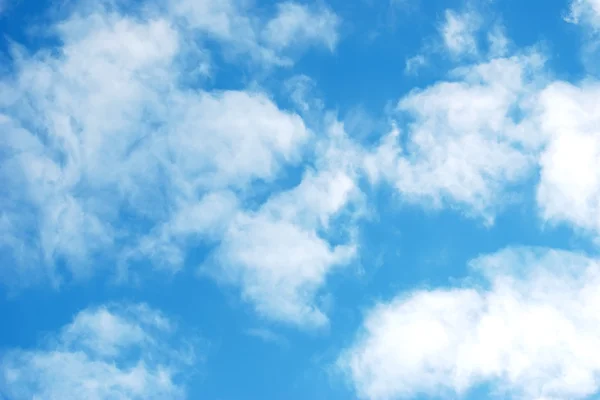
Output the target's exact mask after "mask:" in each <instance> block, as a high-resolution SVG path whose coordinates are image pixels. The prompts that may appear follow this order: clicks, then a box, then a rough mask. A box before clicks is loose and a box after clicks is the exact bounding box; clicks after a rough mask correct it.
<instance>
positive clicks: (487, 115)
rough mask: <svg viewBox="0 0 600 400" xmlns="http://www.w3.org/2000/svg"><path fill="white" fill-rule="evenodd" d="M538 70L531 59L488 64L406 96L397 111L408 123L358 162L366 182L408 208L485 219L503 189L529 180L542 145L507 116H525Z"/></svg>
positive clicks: (528, 126) (526, 123) (525, 125)
mask: <svg viewBox="0 0 600 400" xmlns="http://www.w3.org/2000/svg"><path fill="white" fill-rule="evenodd" d="M542 66H543V59H542V57H541V56H540V55H539V54H537V53H535V52H533V53H528V54H523V55H517V56H513V57H505V58H494V59H492V60H490V61H486V62H482V63H480V64H474V65H472V66H469V67H463V68H460V69H458V70H456V71H454V73H453V77H454V79H453V80H451V81H447V82H438V83H435V84H434V85H432V86H430V87H428V88H425V89H424V90H416V91H413V92H411V93H409V94H408V95H407V96H406V97H404V98H403V99H401V100H400V102H399V103H398V110H399V111H400V113H401V115H402V116H403V117H404V118H405V120H406V119H408V121H409V122H408V123H407V124H406V127H405V129H404V130H401V129H400V128H395V129H393V130H392V132H391V133H390V134H389V135H388V136H387V137H384V139H383V140H382V142H381V144H380V146H379V147H378V148H377V149H376V150H375V151H374V152H373V153H372V154H371V155H369V156H368V157H367V158H366V161H365V162H366V169H367V172H368V174H369V176H370V177H371V179H372V180H373V181H378V180H384V181H386V182H389V183H390V184H392V185H393V186H394V187H395V188H396V189H397V190H398V191H399V192H400V193H402V194H403V195H404V198H405V199H407V200H408V201H418V202H421V201H426V202H428V203H429V204H430V205H433V206H434V207H439V206H441V205H447V204H449V205H451V206H453V205H458V206H461V207H462V206H466V209H467V211H468V213H472V214H475V215H481V216H484V217H485V218H488V219H493V216H494V213H495V211H496V208H497V207H499V206H501V203H502V194H503V193H504V190H505V188H506V186H507V185H509V184H511V183H514V182H518V181H520V180H521V179H523V178H524V177H526V176H528V174H529V173H531V171H532V168H533V167H534V166H535V161H536V158H535V157H536V154H537V151H538V148H539V146H540V145H541V144H542V143H543V140H542V138H541V136H540V134H539V133H538V131H537V129H532V128H534V126H533V122H531V120H529V119H518V118H516V114H515V110H521V111H523V112H528V111H527V110H528V108H529V107H530V106H529V102H530V101H531V99H532V98H533V97H534V96H535V95H536V93H537V86H536V85H537V84H536V83H535V79H534V76H535V74H536V73H537V72H538V71H541V70H542Z"/></svg>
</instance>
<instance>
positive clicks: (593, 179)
mask: <svg viewBox="0 0 600 400" xmlns="http://www.w3.org/2000/svg"><path fill="white" fill-rule="evenodd" d="M599 95H600V86H598V84H597V83H585V84H582V85H581V86H573V85H571V84H568V83H564V82H556V83H553V84H552V85H550V86H548V87H547V88H546V89H545V90H544V91H543V92H542V93H541V95H540V97H539V103H538V106H539V115H538V118H539V124H540V127H541V130H542V132H543V133H544V134H545V135H546V136H547V138H548V144H547V146H546V148H545V151H544V152H543V154H542V155H541V158H540V168H541V170H540V182H539V186H538V191H537V200H538V204H539V207H540V210H541V214H542V217H543V218H544V219H546V220H550V221H554V222H568V223H570V224H572V225H574V226H575V227H578V228H581V229H584V230H587V231H590V232H593V233H594V234H596V235H597V234H598V233H600V177H598V173H597V171H598V170H599V168H600V134H599V133H600V132H599V130H598V127H599V126H600V117H599V112H600V103H599V102H598V96H599Z"/></svg>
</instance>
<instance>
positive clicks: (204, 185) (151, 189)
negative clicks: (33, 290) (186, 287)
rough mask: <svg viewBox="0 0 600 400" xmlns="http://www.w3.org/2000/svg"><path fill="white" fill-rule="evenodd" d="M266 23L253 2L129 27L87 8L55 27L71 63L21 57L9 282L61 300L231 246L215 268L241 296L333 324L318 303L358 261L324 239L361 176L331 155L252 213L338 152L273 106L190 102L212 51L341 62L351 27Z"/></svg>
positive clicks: (204, 5)
mask: <svg viewBox="0 0 600 400" xmlns="http://www.w3.org/2000/svg"><path fill="white" fill-rule="evenodd" d="M158 11H160V12H158ZM253 12H254V10H251V9H248V8H247V7H246V6H245V5H244V4H243V2H237V1H224V2H221V1H203V2H195V1H187V0H173V1H170V2H168V3H167V4H166V5H165V7H164V9H161V10H158V7H157V9H156V10H154V9H151V8H150V9H143V10H137V11H136V10H135V9H134V10H128V11H127V13H126V12H125V11H123V10H121V9H120V8H119V7H117V6H108V5H106V4H103V3H98V4H86V5H85V6H80V7H79V6H76V7H75V8H74V10H73V12H72V14H71V15H70V16H69V17H68V18H66V19H65V20H63V21H60V22H58V23H56V24H55V26H53V27H52V32H54V33H55V34H56V37H57V39H58V45H57V46H56V47H55V48H43V49H41V50H39V51H36V52H34V53H29V52H27V51H25V50H23V49H20V48H18V47H17V46H15V47H14V49H13V54H14V59H13V65H12V66H11V68H10V70H9V71H10V72H9V73H7V74H5V75H3V76H2V77H1V78H0V88H1V91H0V92H1V93H2V94H1V95H0V125H2V130H3V132H5V135H4V137H3V142H2V152H1V153H0V156H1V162H2V169H1V170H0V174H2V180H3V182H5V183H6V185H7V187H8V188H9V190H5V191H3V192H2V194H1V196H0V202H1V204H2V206H3V207H2V213H1V215H0V230H1V233H2V239H0V248H1V249H2V252H1V253H0V254H1V255H2V265H3V266H2V269H1V275H0V276H1V277H2V281H3V283H5V284H7V285H15V284H22V285H27V284H31V283H32V282H34V281H36V280H37V281H47V280H50V281H51V282H52V283H53V284H54V285H55V286H59V285H60V284H61V282H63V281H64V280H70V279H71V278H72V277H75V278H80V277H87V276H89V275H92V274H94V273H95V272H96V270H97V269H98V268H99V265H114V264H117V265H118V266H119V271H118V272H119V277H120V278H122V279H126V278H128V277H129V276H130V275H131V274H132V273H135V271H133V272H132V271H131V268H130V266H131V265H132V264H133V263H136V262H138V264H139V262H140V261H150V264H152V265H155V266H159V267H161V268H163V269H168V270H171V271H177V270H179V269H180V268H181V267H182V266H183V265H185V261H186V256H187V254H186V253H187V249H188V247H189V246H190V244H198V243H200V242H201V243H205V244H207V245H208V246H209V247H210V246H217V247H218V248H217V250H216V252H215V254H218V256H215V257H213V259H214V260H218V264H217V265H215V266H214V268H215V269H222V270H227V271H230V270H232V269H233V270H235V271H236V274H234V275H236V277H235V278H232V279H231V282H232V283H234V284H239V285H241V286H242V292H243V293H244V297H245V298H247V299H249V300H250V301H251V302H253V303H254V304H256V305H257V308H258V309H259V311H260V312H261V313H262V314H265V315H267V316H270V317H273V318H281V319H284V320H286V321H289V322H294V323H298V324H301V323H303V322H306V323H309V324H312V323H315V324H316V325H320V324H324V323H325V322H326V318H325V317H324V316H323V315H321V314H320V311H317V310H316V309H314V307H313V306H312V305H311V301H312V296H313V295H314V293H316V292H317V291H318V289H319V287H320V285H321V284H322V283H323V281H324V279H325V276H326V275H327V273H328V271H329V270H330V268H331V266H332V265H338V264H343V263H345V262H347V261H348V260H349V259H350V258H351V257H350V254H351V253H352V251H351V250H349V249H351V248H352V245H349V246H350V247H349V249H348V250H347V249H346V247H344V246H332V245H330V243H329V241H328V238H327V237H326V236H324V235H325V234H324V232H325V231H326V230H327V228H328V225H327V224H328V223H329V221H330V220H331V218H333V216H334V215H336V214H337V213H338V212H340V211H341V210H342V209H343V208H344V207H345V206H346V205H347V204H349V201H347V200H346V192H351V191H352V190H354V189H355V188H354V186H353V183H352V179H353V178H352V177H348V176H349V174H350V175H351V172H350V170H349V169H347V168H346V167H345V166H344V165H343V162H340V163H339V165H340V166H339V167H338V166H334V164H333V161H332V162H330V161H327V160H329V158H328V157H330V156H329V155H327V154H325V153H327V152H328V151H329V150H323V151H321V153H322V155H319V156H318V157H317V158H318V160H319V161H317V163H319V165H316V164H315V165H314V170H311V171H312V172H311V171H308V170H307V173H306V177H305V179H304V181H303V183H302V184H301V185H300V186H299V187H298V188H297V189H292V191H291V192H290V193H288V194H285V193H282V194H281V195H279V194H277V193H278V192H279V191H280V190H279V189H275V190H274V191H275V193H276V194H277V195H276V196H274V197H273V198H272V199H270V198H269V196H267V199H266V202H265V204H262V205H261V204H258V205H256V204H255V203H248V204H253V205H252V206H248V204H246V202H247V201H250V202H253V201H254V200H253V199H254V197H253V196H255V191H254V187H255V185H257V184H258V183H260V184H261V185H263V186H264V185H267V186H268V185H269V184H271V183H273V182H274V181H275V180H276V179H277V177H278V176H279V175H280V173H281V172H282V170H283V169H284V167H285V166H291V165H297V164H298V163H299V162H300V158H301V156H302V154H303V151H305V147H309V150H310V149H313V150H314V149H315V148H321V147H322V146H323V144H320V143H332V140H334V139H332V138H330V137H328V135H322V134H321V132H313V131H312V130H311V129H310V128H309V127H308V126H307V125H306V123H305V122H304V121H303V119H302V118H301V117H300V116H299V115H297V114H295V113H293V112H291V111H287V110H283V109H280V108H279V107H278V105H277V104H276V103H275V101H274V100H273V99H272V98H270V97H269V95H268V94H266V93H265V92H264V91H261V90H243V89H237V90H234V89H231V90H217V89H215V90H205V89H202V87H200V88H198V87H196V86H194V87H190V86H189V85H187V82H186V81H185V79H186V77H184V75H186V76H187V72H189V71H188V67H189V64H190V63H191V64H194V63H195V62H196V61H200V62H202V63H205V62H207V58H206V57H205V53H206V52H207V50H206V49H204V48H203V47H202V42H201V41H200V40H198V37H203V38H207V39H209V38H210V39H212V40H215V41H217V42H218V43H219V44H220V45H221V46H222V47H223V49H224V50H223V51H225V52H230V53H231V54H233V55H236V54H241V53H245V54H246V53H247V54H250V53H251V54H253V55H257V57H256V60H258V59H260V61H261V62H265V63H267V64H272V63H271V61H274V60H273V59H265V58H264V57H267V56H268V57H271V56H273V57H275V58H278V57H280V52H281V51H286V52H287V51H288V50H290V49H292V48H294V47H295V46H297V45H298V46H301V47H305V46H306V45H307V44H312V43H324V44H325V45H326V46H328V47H331V48H333V46H335V43H336V42H337V34H336V30H337V27H338V24H339V19H338V18H337V17H336V16H335V14H334V13H333V12H332V11H330V10H329V9H326V8H319V9H317V8H315V9H313V8H307V7H305V6H300V5H297V4H295V3H285V4H283V5H281V6H280V7H278V8H277V9H276V10H275V12H276V13H275V15H274V16H273V17H272V19H269V18H266V19H265V18H262V19H260V18H258V17H257V16H256V15H254V14H253ZM282 21H283V22H282ZM288 22H293V24H292V25H287V23H288ZM282 23H285V24H286V27H287V28H289V29H291V30H290V31H289V32H287V33H286V35H288V36H286V37H284V39H285V40H284V41H283V42H282V41H280V39H281V38H282V36H278V37H275V36H273V30H274V29H277V27H278V26H280V25H281V24H282ZM267 53H268V54H267ZM269 54H270V55H269ZM190 57H192V59H191V60H190V59H189V58H190ZM195 57H200V58H199V59H197V58H195ZM261 57H262V58H261ZM268 57H267V58H268ZM209 59H210V57H209V58H208V60H209ZM256 60H255V61H256ZM286 60H287V61H291V59H290V58H289V57H288V56H286ZM238 61H239V60H238V59H236V62H238ZM275 64H277V62H275ZM319 151H320V150H319ZM330 158H331V157H330ZM340 182H341V186H340ZM276 187H277V186H275V188H276ZM338 192H339V193H340V194H338ZM291 193H295V194H294V195H292V194H291ZM329 195H331V196H332V197H331V198H329V197H324V196H329ZM294 196H298V197H294ZM311 196H320V197H311ZM315 198H318V199H321V200H323V202H322V204H321V203H319V202H317V203H315V200H314V199H315ZM298 199H301V200H298ZM330 202H334V203H333V204H330ZM259 203H260V202H259ZM288 203H289V206H288ZM275 204H277V206H275ZM247 207H249V208H247ZM256 207H258V209H257V208H256ZM280 214H281V215H280ZM283 214H285V215H283ZM293 214H297V215H293ZM305 217H306V218H308V219H306V221H310V222H305V221H304V220H303V219H302V218H305ZM246 239H248V240H249V241H248V242H244V240H246ZM250 239H252V240H250ZM251 244H253V245H254V247H252V246H251ZM228 249H229V251H230V252H228ZM266 251H269V252H272V253H273V255H272V256H271V257H265V253H264V252H266ZM261 252H262V253H261ZM289 254H296V255H297V256H298V257H296V258H293V259H291V261H290V259H289ZM269 271H271V272H272V273H271V272H269ZM309 271H312V272H309ZM238 272H239V273H238ZM304 272H306V273H304ZM214 275H218V274H217V273H216V272H215V273H214ZM279 295H281V301H280V300H278V298H277V297H278V296H279ZM269 296H272V297H269ZM275 303H279V304H280V307H279V306H277V305H276V304H275Z"/></svg>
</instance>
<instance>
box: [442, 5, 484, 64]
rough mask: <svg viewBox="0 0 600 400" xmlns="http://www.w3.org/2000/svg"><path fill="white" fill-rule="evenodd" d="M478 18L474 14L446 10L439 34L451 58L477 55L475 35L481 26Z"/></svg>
mask: <svg viewBox="0 0 600 400" xmlns="http://www.w3.org/2000/svg"><path fill="white" fill-rule="evenodd" d="M480 19H481V18H480V17H479V16H478V15H477V14H476V13H474V12H464V13H460V14H459V13H456V12H454V11H452V10H446V14H445V20H444V24H443V25H442V26H441V27H440V34H441V36H442V39H443V40H444V44H445V46H446V49H447V50H448V51H449V52H450V54H451V55H453V56H461V55H477V53H478V49H477V40H476V37H475V34H476V33H477V31H478V30H479V27H480V25H481V21H480Z"/></svg>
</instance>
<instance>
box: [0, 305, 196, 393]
mask: <svg viewBox="0 0 600 400" xmlns="http://www.w3.org/2000/svg"><path fill="white" fill-rule="evenodd" d="M175 331H176V327H175V325H174V324H173V323H172V322H171V321H169V319H168V318H166V317H165V316H164V315H163V314H161V313H160V312H158V311H156V310H153V309H151V308H149V307H148V306H146V305H144V304H140V305H111V306H101V307H96V308H88V309H85V310H83V311H81V312H80V313H78V314H77V315H76V316H75V317H74V319H73V321H72V322H71V323H70V324H68V325H66V326H64V327H63V328H62V329H61V330H60V332H58V333H56V334H54V335H52V336H51V337H49V338H47V343H45V344H43V345H41V346H40V347H39V348H35V349H12V350H9V351H7V352H4V353H3V354H2V355H1V357H0V359H1V361H2V362H1V367H0V374H1V376H0V387H1V389H2V392H3V393H4V394H6V395H8V396H9V397H10V398H11V399H15V400H18V399H31V398H34V399H37V398H40V399H42V398H43V399H82V398H85V399H107V398H127V399H163V398H170V399H182V398H185V386H184V385H183V383H182V379H183V375H184V368H188V369H189V366H190V365H191V363H193V362H194V361H195V354H194V348H193V347H192V346H190V345H189V344H186V343H183V342H181V347H173V346H171V345H170V343H173V341H172V340H171V339H172V335H173V334H174V333H175Z"/></svg>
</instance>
